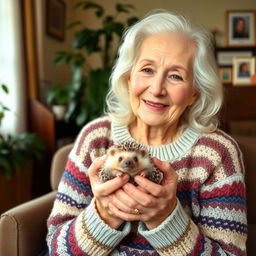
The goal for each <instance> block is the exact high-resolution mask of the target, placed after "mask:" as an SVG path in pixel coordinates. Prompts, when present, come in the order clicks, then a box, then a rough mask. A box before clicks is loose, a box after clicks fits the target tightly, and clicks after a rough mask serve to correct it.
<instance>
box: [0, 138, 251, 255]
mask: <svg viewBox="0 0 256 256" xmlns="http://www.w3.org/2000/svg"><path fill="white" fill-rule="evenodd" d="M235 139H236V140H237V142H238V144H239V146H240V148H241V150H242V152H243V155H244V163H245V170H246V176H245V182H246V186H247V205H248V227H249V235H248V240H247V253H248V256H253V255H255V252H256V243H255V238H256V204H255V203H254V200H255V197H256V187H255V181H256V171H255V170H256V138H254V137H236V138H235ZM71 148H72V145H67V146H65V147H63V148H61V149H59V150H58V151H57V152H56V153H55V154H54V157H53V160H52V165H51V187H52V190H53V191H52V192H50V193H48V194H46V195H44V196H41V197H40V198H36V199H34V200H32V201H29V202H27V203H24V204H22V205H20V206H17V207H15V208H13V209H10V210H9V211H7V212H5V213H3V214H2V215H1V219H0V255H1V256H5V255H6V256H9V255H10V256H18V255H19V256H30V255H31V256H35V255H38V254H39V253H40V252H41V251H43V250H44V249H46V232H47V229H46V220H47V218H48V216H49V214H50V211H51V208H52V206H53V201H54V198H55V195H56V190H57V186H58V183H59V180H60V177H61V174H62V172H63V170H64V168H65V163H66V159H67V156H68V154H69V152H70V150H71Z"/></svg>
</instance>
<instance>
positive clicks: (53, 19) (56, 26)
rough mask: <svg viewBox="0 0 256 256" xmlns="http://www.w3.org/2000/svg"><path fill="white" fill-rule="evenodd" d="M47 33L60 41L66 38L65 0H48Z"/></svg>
mask: <svg viewBox="0 0 256 256" xmlns="http://www.w3.org/2000/svg"><path fill="white" fill-rule="evenodd" d="M46 4H47V6H46V14H47V17H46V33H47V34H48V35H49V36H51V37H53V38H55V39H58V40H60V41H63V40H64V39H65V19H66V17H65V16H66V4H65V3H64V2H63V0H47V2H46Z"/></svg>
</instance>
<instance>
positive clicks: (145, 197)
mask: <svg viewBox="0 0 256 256" xmlns="http://www.w3.org/2000/svg"><path fill="white" fill-rule="evenodd" d="M142 179H144V178H142ZM149 182H150V181H149ZM143 188H144V187H143ZM123 189H124V191H125V192H126V193H127V194H128V195H129V196H130V197H131V198H133V199H134V200H135V201H136V202H137V203H139V204H141V205H143V206H145V207H151V206H153V205H154V204H155V198H153V197H152V196H151V195H150V194H148V193H145V192H143V191H141V190H139V189H138V188H137V187H135V186H134V185H132V184H130V183H126V184H125V185H124V186H123ZM132 207H134V205H132Z"/></svg>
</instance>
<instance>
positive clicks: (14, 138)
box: [0, 84, 44, 213]
mask: <svg viewBox="0 0 256 256" xmlns="http://www.w3.org/2000/svg"><path fill="white" fill-rule="evenodd" d="M0 93H4V94H8V93H9V90H8V87H7V86H6V85H4V84H2V85H1V86H0ZM6 111H10V109H9V108H8V107H7V106H6V105H5V104H4V103H2V102H0V125H1V124H2V121H3V119H4V117H5V112H6ZM43 152H44V144H43V143H42V142H41V140H39V139H38V138H37V137H36V136H35V135H34V134H31V133H21V134H17V135H10V134H7V135H6V134H2V133H1V132H0V195H1V197H0V213H1V212H3V211H5V210H7V209H8V208H11V207H13V206H15V205H17V204H19V203H21V202H23V201H26V200H29V199H31V187H32V164H31V162H32V160H33V159H39V158H40V157H42V156H43ZM3 195H4V196H3Z"/></svg>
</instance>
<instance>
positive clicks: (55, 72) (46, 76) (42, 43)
mask: <svg viewBox="0 0 256 256" xmlns="http://www.w3.org/2000/svg"><path fill="white" fill-rule="evenodd" d="M65 2H66V21H67V23H69V21H70V20H73V18H72V17H73V16H74V15H73V12H74V8H73V4H72V1H65ZM35 9H36V27H37V31H36V34H37V52H38V68H39V87H40V88H39V90H40V99H41V100H42V101H43V102H44V101H45V97H46V93H47V90H48V88H49V87H50V85H52V84H65V83H67V82H68V81H69V80H70V77H71V72H70V69H69V67H68V66H67V65H61V66H56V65H54V63H53V62H54V59H55V57H56V52H57V51H62V50H69V49H70V41H71V38H72V32H71V31H66V32H65V40H64V41H59V40H57V39H55V38H53V37H50V36H49V35H47V34H46V0H36V1H35Z"/></svg>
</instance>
